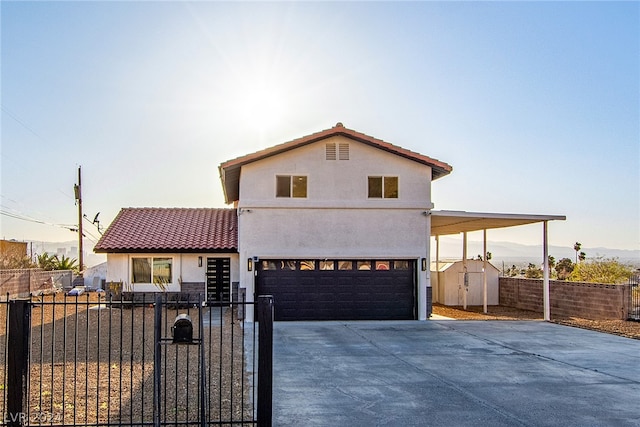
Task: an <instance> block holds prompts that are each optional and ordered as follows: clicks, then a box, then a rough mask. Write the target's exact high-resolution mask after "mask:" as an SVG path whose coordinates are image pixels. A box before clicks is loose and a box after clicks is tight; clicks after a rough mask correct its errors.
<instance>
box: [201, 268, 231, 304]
mask: <svg viewBox="0 0 640 427" xmlns="http://www.w3.org/2000/svg"><path fill="white" fill-rule="evenodd" d="M230 291H231V258H207V301H219V302H222V301H224V302H229V301H231V292H230Z"/></svg>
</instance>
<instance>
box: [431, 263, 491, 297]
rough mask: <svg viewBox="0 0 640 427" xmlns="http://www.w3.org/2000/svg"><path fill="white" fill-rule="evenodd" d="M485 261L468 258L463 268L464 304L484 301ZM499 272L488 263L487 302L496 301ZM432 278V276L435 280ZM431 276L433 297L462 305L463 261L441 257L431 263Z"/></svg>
mask: <svg viewBox="0 0 640 427" xmlns="http://www.w3.org/2000/svg"><path fill="white" fill-rule="evenodd" d="M483 267H484V262H483V261H479V260H467V262H466V272H467V282H468V286H467V287H466V294H467V295H466V298H467V299H466V305H468V306H469V305H483V285H484V275H483V271H482V270H483ZM498 276H499V270H498V269H497V268H496V267H494V266H493V265H492V264H491V263H487V304H488V305H498V304H499V294H498ZM434 279H435V280H434ZM431 280H432V286H433V301H434V302H437V303H440V304H444V305H451V306H463V305H465V301H464V298H465V295H464V293H465V263H464V262H463V261H461V260H458V261H440V262H439V263H438V265H437V268H436V263H435V262H432V263H431Z"/></svg>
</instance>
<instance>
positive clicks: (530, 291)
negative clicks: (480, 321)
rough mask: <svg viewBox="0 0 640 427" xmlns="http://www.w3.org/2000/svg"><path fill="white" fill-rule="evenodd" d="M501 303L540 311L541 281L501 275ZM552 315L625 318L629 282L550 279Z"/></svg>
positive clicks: (604, 318)
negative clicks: (614, 282)
mask: <svg viewBox="0 0 640 427" xmlns="http://www.w3.org/2000/svg"><path fill="white" fill-rule="evenodd" d="M499 286H500V305H504V306H507V307H515V308H520V309H523V310H530V311H535V312H538V313H542V312H543V304H544V302H543V295H542V287H543V281H542V280H541V279H519V278H513V277H501V278H500V279H499ZM549 299H550V309H551V317H552V318H553V317H580V318H583V319H593V320H606V319H626V318H627V316H628V311H629V307H628V304H629V286H628V285H611V284H605V283H585V282H566V281H559V280H550V281H549Z"/></svg>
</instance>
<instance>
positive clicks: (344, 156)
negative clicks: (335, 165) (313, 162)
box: [338, 142, 349, 160]
mask: <svg viewBox="0 0 640 427" xmlns="http://www.w3.org/2000/svg"><path fill="white" fill-rule="evenodd" d="M338 158H339V159H340V160H349V144H347V143H346V142H341V143H340V144H338Z"/></svg>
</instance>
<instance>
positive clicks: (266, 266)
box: [262, 260, 276, 270]
mask: <svg viewBox="0 0 640 427" xmlns="http://www.w3.org/2000/svg"><path fill="white" fill-rule="evenodd" d="M262 269H263V270H275V269H276V262H275V261H264V260H263V261H262Z"/></svg>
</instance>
